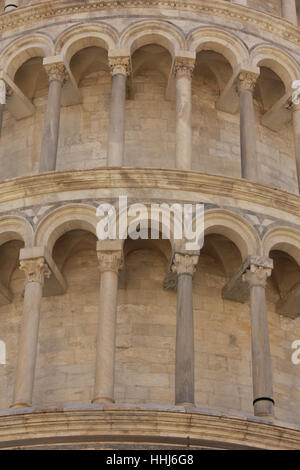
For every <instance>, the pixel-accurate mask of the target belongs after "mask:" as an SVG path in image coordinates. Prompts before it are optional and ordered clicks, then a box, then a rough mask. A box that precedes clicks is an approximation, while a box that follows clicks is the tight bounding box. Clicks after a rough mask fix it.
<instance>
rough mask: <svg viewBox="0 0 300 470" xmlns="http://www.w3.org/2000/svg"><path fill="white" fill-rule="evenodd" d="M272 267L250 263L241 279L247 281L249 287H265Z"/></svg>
mask: <svg viewBox="0 0 300 470" xmlns="http://www.w3.org/2000/svg"><path fill="white" fill-rule="evenodd" d="M271 273H272V269H271V268H266V267H264V266H257V265H254V264H252V265H251V266H250V269H248V270H247V271H246V272H245V274H243V281H245V282H248V284H249V287H250V288H251V287H263V288H265V287H266V283H267V279H268V277H270V276H271Z"/></svg>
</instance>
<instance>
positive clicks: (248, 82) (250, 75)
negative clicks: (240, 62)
mask: <svg viewBox="0 0 300 470" xmlns="http://www.w3.org/2000/svg"><path fill="white" fill-rule="evenodd" d="M258 77H259V74H258V73H255V72H248V71H247V72H246V71H242V72H241V73H240V74H239V76H238V91H250V92H251V93H253V92H254V89H255V85H256V82H257V79H258Z"/></svg>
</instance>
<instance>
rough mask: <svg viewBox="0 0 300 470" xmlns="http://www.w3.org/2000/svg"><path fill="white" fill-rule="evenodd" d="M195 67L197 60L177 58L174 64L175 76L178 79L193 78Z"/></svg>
mask: <svg viewBox="0 0 300 470" xmlns="http://www.w3.org/2000/svg"><path fill="white" fill-rule="evenodd" d="M194 67H195V60H194V59H188V58H177V59H175V64H174V75H175V77H176V78H180V77H188V78H191V77H192V75H193V71H194Z"/></svg>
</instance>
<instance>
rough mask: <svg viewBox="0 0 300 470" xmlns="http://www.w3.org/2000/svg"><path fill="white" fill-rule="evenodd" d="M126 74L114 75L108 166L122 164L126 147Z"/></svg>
mask: <svg viewBox="0 0 300 470" xmlns="http://www.w3.org/2000/svg"><path fill="white" fill-rule="evenodd" d="M125 103H126V75H122V74H116V75H113V76H112V88H111V99H110V118H109V131H108V150H107V164H108V166H120V167H121V166H122V165H123V160H124V147H125Z"/></svg>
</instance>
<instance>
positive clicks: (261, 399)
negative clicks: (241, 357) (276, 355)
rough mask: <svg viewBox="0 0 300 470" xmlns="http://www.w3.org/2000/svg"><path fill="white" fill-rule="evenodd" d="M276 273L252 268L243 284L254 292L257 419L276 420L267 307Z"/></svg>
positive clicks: (253, 319)
mask: <svg viewBox="0 0 300 470" xmlns="http://www.w3.org/2000/svg"><path fill="white" fill-rule="evenodd" d="M271 272H272V269H271V268H268V267H265V266H258V265H254V264H252V265H250V268H249V269H248V270H247V271H246V273H245V274H244V275H243V280H244V281H245V282H247V283H248V285H249V288H250V310H251V353H252V381H253V406H254V415H255V416H261V417H272V416H273V415H274V399H273V385H272V366H271V354H270V343H269V332H268V317H267V307H266V282H267V278H268V277H269V276H270V275H271Z"/></svg>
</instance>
